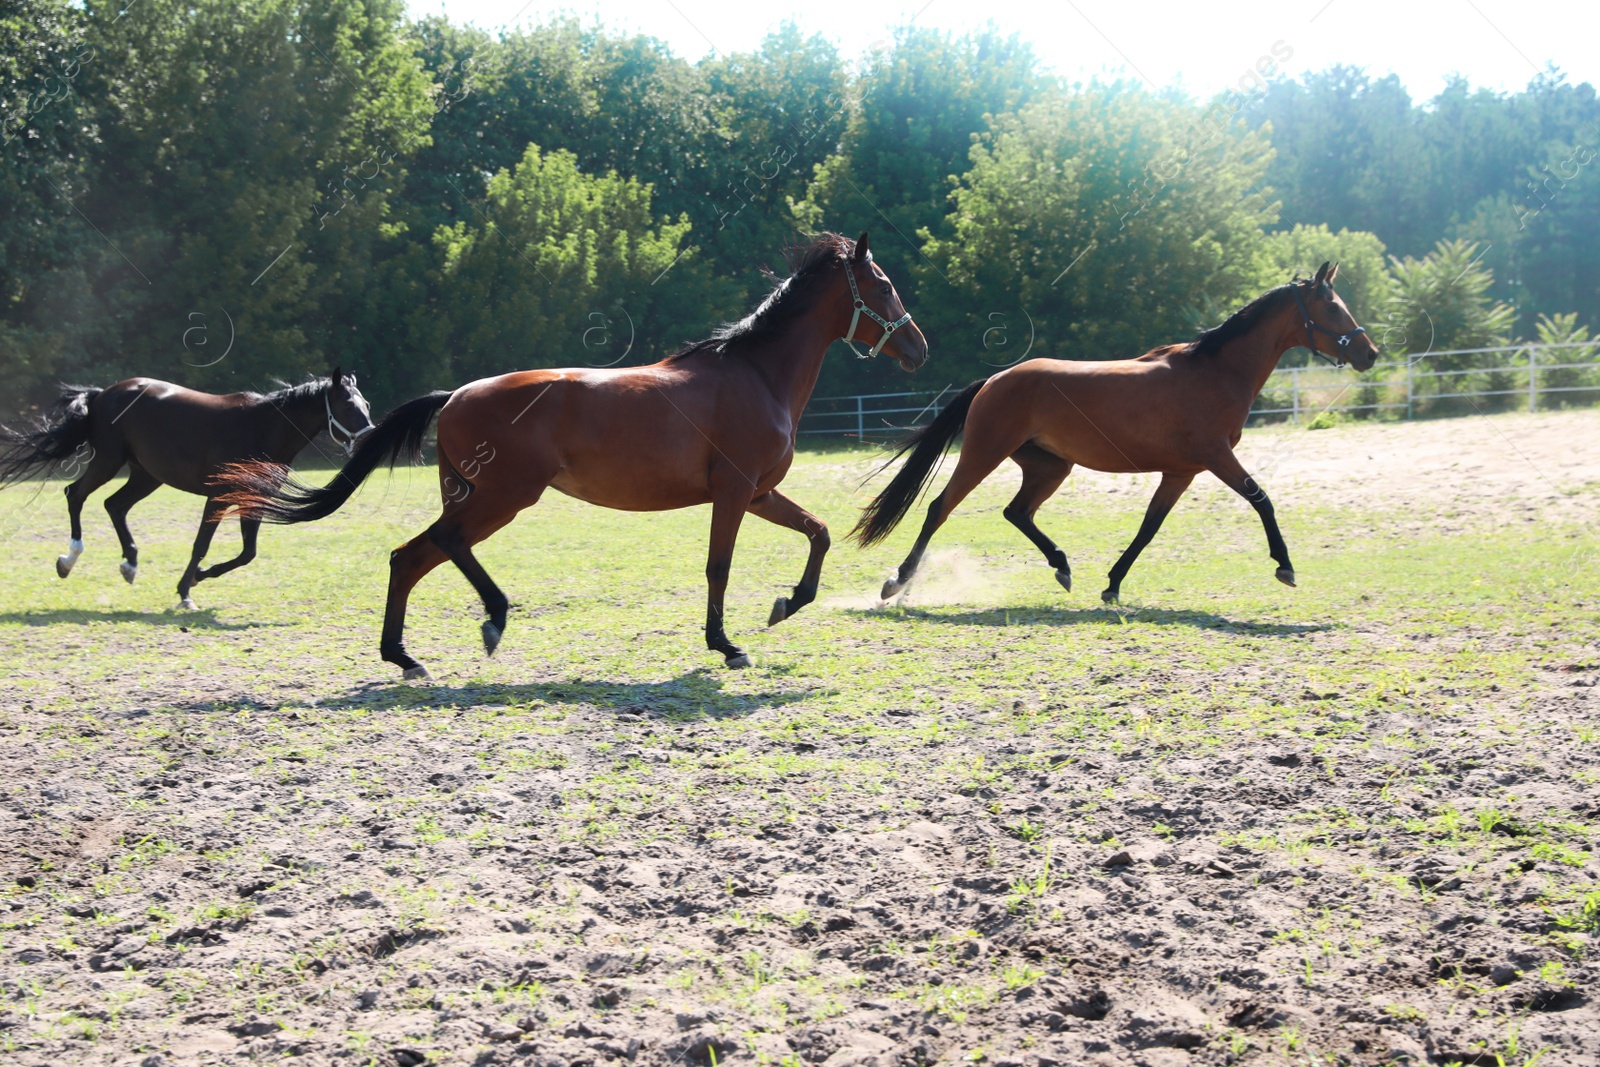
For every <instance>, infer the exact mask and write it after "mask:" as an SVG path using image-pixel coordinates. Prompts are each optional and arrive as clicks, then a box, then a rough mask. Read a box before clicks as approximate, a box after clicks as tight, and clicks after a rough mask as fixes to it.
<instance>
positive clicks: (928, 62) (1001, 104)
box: [796, 27, 1048, 388]
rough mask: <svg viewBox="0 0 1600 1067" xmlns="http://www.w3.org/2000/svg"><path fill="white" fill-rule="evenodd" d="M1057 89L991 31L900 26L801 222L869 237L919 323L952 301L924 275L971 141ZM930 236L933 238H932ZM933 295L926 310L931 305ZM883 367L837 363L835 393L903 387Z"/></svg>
mask: <svg viewBox="0 0 1600 1067" xmlns="http://www.w3.org/2000/svg"><path fill="white" fill-rule="evenodd" d="M1046 84H1048V82H1047V80H1046V79H1045V78H1044V77H1043V76H1042V75H1041V74H1040V73H1039V72H1038V69H1037V61H1036V60H1035V58H1034V56H1033V53H1032V51H1031V50H1030V49H1029V47H1028V46H1027V45H1026V44H1024V43H1022V41H1021V40H1020V39H1019V38H1017V37H1009V38H1008V37H1002V36H1000V35H999V34H998V33H997V32H995V31H994V30H992V29H991V30H986V31H984V32H982V33H979V34H976V35H973V36H969V37H961V38H954V37H951V36H949V35H948V34H945V33H943V32H941V31H938V30H930V29H923V28H919V27H902V28H901V29H898V30H896V31H895V37H894V43H893V45H892V46H891V47H890V48H889V49H888V50H887V51H886V52H883V53H881V54H878V55H875V56H874V58H873V59H872V61H871V62H870V65H869V66H868V68H867V69H866V70H865V71H864V72H863V74H862V75H861V76H860V77H859V78H858V79H857V81H856V83H855V86H854V88H853V91H854V94H855V98H854V100H853V102H852V104H851V109H850V113H849V123H848V126H847V127H846V129H845V131H844V134H843V137H842V139H841V141H840V144H839V149H838V152H837V153H836V154H834V155H833V156H831V157H830V158H829V159H828V160H827V161H826V162H825V163H823V164H822V165H821V166H819V167H818V168H817V170H816V174H815V178H814V180H813V181H812V182H811V185H810V187H809V189H808V190H807V192H806V195H805V199H804V200H803V201H801V202H800V203H798V204H797V205H796V215H797V218H798V220H799V221H800V222H801V224H802V225H804V226H806V227H807V228H810V229H831V230H841V231H845V232H848V233H850V234H852V235H854V234H856V233H858V232H860V231H862V230H870V231H872V232H873V233H874V234H875V236H876V239H875V240H874V241H873V242H872V249H873V255H874V256H876V257H877V259H878V260H879V261H880V262H881V263H882V265H883V269H884V270H885V271H886V272H888V274H889V275H890V276H891V277H892V278H894V280H895V282H896V284H897V286H898V287H899V289H900V293H901V297H902V298H903V299H904V301H905V303H906V306H907V307H908V308H909V309H910V310H911V312H912V313H913V314H914V315H921V314H923V313H924V312H925V311H926V309H927V306H931V304H932V303H933V302H935V301H940V302H942V301H945V300H948V299H949V298H950V295H951V294H950V293H949V290H948V289H947V288H946V285H945V282H944V280H943V279H941V278H939V277H938V275H937V274H923V273H919V272H918V271H917V270H916V268H918V267H920V266H921V265H922V264H923V259H922V254H921V246H922V244H923V242H924V241H925V240H927V239H928V236H927V235H932V236H935V237H943V236H945V235H946V234H947V232H948V231H947V228H946V227H947V220H946V216H947V215H948V213H949V210H950V191H951V188H952V186H953V184H954V182H955V180H956V178H957V176H958V175H960V174H962V173H963V172H964V171H966V170H967V168H968V166H969V165H970V164H969V153H970V151H971V149H972V141H973V138H974V136H976V135H979V134H981V133H983V132H984V131H985V130H987V129H988V125H989V120H990V117H991V116H997V115H1001V114H1005V113H1009V112H1011V111H1013V110H1015V109H1016V108H1017V107H1019V106H1021V105H1023V104H1025V103H1026V102H1028V101H1029V100H1031V99H1033V97H1034V96H1035V94H1036V93H1037V92H1038V91H1039V90H1040V88H1041V86H1044V85H1046ZM924 231H926V233H925V232H924ZM924 296H926V299H924ZM894 373H896V372H894V371H893V370H892V369H890V368H889V367H887V366H884V365H882V364H877V365H874V364H870V363H862V364H856V363H854V362H850V363H834V364H832V365H830V366H829V367H828V368H827V369H826V370H824V375H825V376H826V378H827V379H828V380H829V381H830V382H833V383H835V384H834V385H833V386H832V387H833V388H842V387H846V385H847V383H848V387H857V388H860V387H870V386H871V385H872V384H874V383H876V384H879V385H888V384H894V385H896V386H898V385H899V384H900V383H899V382H898V381H897V380H896V379H894V378H893V377H891V375H893V374H894Z"/></svg>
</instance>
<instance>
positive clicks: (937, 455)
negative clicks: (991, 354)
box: [850, 378, 989, 548]
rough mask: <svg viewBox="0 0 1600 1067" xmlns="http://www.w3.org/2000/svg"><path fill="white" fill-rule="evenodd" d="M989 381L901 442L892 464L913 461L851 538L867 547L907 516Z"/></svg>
mask: <svg viewBox="0 0 1600 1067" xmlns="http://www.w3.org/2000/svg"><path fill="white" fill-rule="evenodd" d="M988 380H989V379H987V378H980V379H979V380H978V381H975V382H973V383H972V384H971V385H969V386H967V387H966V388H965V389H963V390H961V392H960V393H958V394H956V396H955V398H954V399H952V400H951V401H950V403H949V404H947V405H946V406H945V409H944V410H943V411H941V412H939V414H938V416H937V417H935V418H934V420H933V421H932V422H930V423H928V425H926V426H924V427H922V428H920V429H918V430H917V431H916V432H915V433H913V434H912V435H911V436H910V437H907V438H906V439H905V440H903V441H901V442H900V450H899V451H898V452H896V453H895V454H894V456H893V457H891V458H890V460H889V463H893V462H894V461H895V460H897V459H899V458H900V457H901V456H903V455H905V454H906V453H907V452H910V453H911V458H910V459H908V460H906V464H905V466H903V467H901V468H900V470H899V471H898V472H897V473H896V474H895V476H894V477H893V478H892V479H890V481H889V484H888V485H887V486H885V487H884V490H883V492H881V493H879V494H878V495H877V496H876V497H874V498H873V500H872V503H870V504H868V505H867V506H866V508H864V509H863V510H862V512H861V518H860V519H859V520H857V522H856V525H855V529H853V530H851V531H850V536H851V537H853V538H855V539H856V541H857V542H858V543H859V544H860V545H861V546H862V547H863V548H865V547H867V546H868V545H874V544H877V543H878V542H879V541H882V540H883V539H884V538H885V537H888V536H889V533H890V531H892V530H893V529H894V528H895V527H896V526H898V525H900V520H901V519H903V518H905V517H906V512H908V511H910V510H911V505H912V504H914V503H916V501H917V497H919V496H920V495H922V489H923V486H925V485H927V484H928V482H929V480H930V479H932V478H933V474H934V470H935V469H936V468H937V467H938V465H939V460H940V459H942V458H943V457H944V453H945V450H946V449H948V448H949V447H950V443H951V442H952V441H954V440H955V439H956V438H957V437H959V436H960V435H961V430H962V427H964V426H966V424H967V409H968V408H970V407H972V398H973V397H975V396H977V395H978V390H980V389H982V388H983V386H984V383H986V382H987V381H988ZM884 466H888V464H887V463H886V464H884Z"/></svg>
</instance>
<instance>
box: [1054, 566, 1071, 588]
mask: <svg viewBox="0 0 1600 1067" xmlns="http://www.w3.org/2000/svg"><path fill="white" fill-rule="evenodd" d="M1056 581H1058V582H1060V583H1061V588H1063V589H1065V590H1066V591H1067V592H1069V593H1070V592H1072V572H1071V571H1069V570H1066V569H1064V568H1063V569H1062V570H1058V571H1056Z"/></svg>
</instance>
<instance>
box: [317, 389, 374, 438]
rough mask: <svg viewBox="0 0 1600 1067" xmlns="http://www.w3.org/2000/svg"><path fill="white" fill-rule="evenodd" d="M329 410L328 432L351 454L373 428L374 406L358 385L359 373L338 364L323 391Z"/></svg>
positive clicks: (324, 400) (324, 401)
mask: <svg viewBox="0 0 1600 1067" xmlns="http://www.w3.org/2000/svg"><path fill="white" fill-rule="evenodd" d="M322 399H323V403H324V405H325V406H326V408H327V411H328V436H329V437H331V438H333V441H334V443H335V444H337V445H338V446H339V447H340V448H342V449H344V454H345V455H347V456H348V455H349V454H350V453H351V452H353V451H355V447H356V442H357V441H359V440H361V438H362V437H363V436H364V435H365V434H366V433H367V432H368V431H370V430H371V429H372V409H371V408H370V407H368V406H367V398H366V397H364V396H362V395H361V390H359V389H357V388H356V376H355V375H354V374H345V373H344V372H343V371H341V370H340V369H339V368H338V367H335V368H333V374H331V375H330V376H329V378H328V391H327V392H326V393H323V394H322Z"/></svg>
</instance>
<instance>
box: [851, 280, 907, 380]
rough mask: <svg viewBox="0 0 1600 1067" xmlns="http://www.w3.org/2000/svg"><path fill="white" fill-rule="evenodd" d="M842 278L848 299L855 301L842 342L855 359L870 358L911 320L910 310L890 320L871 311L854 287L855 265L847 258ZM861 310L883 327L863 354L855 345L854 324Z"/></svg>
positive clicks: (858, 318) (857, 321) (859, 319)
mask: <svg viewBox="0 0 1600 1067" xmlns="http://www.w3.org/2000/svg"><path fill="white" fill-rule="evenodd" d="M867 262H868V263H871V262H872V260H871V259H870V258H869V259H868V260H867ZM844 278H845V281H847V282H849V283H850V299H851V300H853V301H855V310H854V312H853V313H852V314H851V316H850V332H849V333H847V334H845V335H844V343H845V344H847V345H849V346H850V351H852V352H854V353H855V354H856V358H857V359H871V358H872V357H873V356H876V355H877V354H878V353H879V352H882V351H883V345H884V342H885V341H887V340H889V335H890V334H892V333H894V332H895V331H896V330H898V329H899V328H900V327H902V326H904V325H905V324H906V323H908V322H910V321H911V312H909V311H908V312H906V313H905V314H904V315H901V316H900V317H899V318H898V319H895V320H894V321H893V322H890V321H889V320H888V319H886V318H884V317H883V316H882V315H880V314H878V313H877V312H876V311H873V310H872V309H871V308H869V307H867V302H866V301H865V300H863V299H861V290H859V289H857V288H856V272H855V265H854V264H853V263H851V261H850V260H849V259H846V260H845V261H844ZM863 311H865V312H866V313H867V316H868V317H869V318H871V319H872V321H873V322H876V323H877V324H878V325H879V326H881V327H883V336H882V337H880V338H878V343H877V344H875V345H873V346H872V351H871V352H868V353H867V354H866V355H864V356H863V355H862V354H861V352H860V351H859V350H858V349H857V348H856V346H855V339H856V325H857V324H858V323H860V321H861V313H862V312H863Z"/></svg>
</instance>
